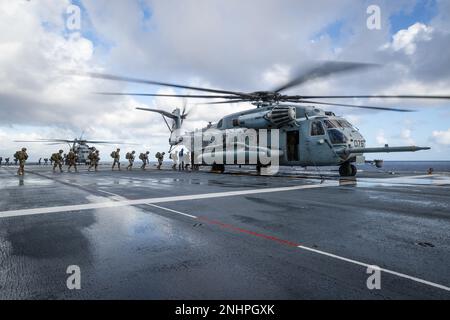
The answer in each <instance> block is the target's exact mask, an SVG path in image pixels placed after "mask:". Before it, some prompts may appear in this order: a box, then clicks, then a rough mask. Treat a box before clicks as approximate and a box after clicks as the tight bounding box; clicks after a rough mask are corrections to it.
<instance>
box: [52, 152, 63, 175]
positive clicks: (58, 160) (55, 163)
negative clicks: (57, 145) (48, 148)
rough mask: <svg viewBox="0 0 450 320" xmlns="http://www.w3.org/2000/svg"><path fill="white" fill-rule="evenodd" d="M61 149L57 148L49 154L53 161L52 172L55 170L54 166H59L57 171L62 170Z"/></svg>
mask: <svg viewBox="0 0 450 320" xmlns="http://www.w3.org/2000/svg"><path fill="white" fill-rule="evenodd" d="M63 152H64V151H63V150H59V152H55V153H54V154H52V156H51V158H50V159H51V160H52V161H53V172H55V171H56V167H59V171H60V172H63V170H62V162H63V160H64V159H63V156H62V154H63Z"/></svg>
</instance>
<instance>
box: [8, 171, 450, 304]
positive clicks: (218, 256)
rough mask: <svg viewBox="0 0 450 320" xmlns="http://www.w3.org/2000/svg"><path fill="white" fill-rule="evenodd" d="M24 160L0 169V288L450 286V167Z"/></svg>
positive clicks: (26, 292) (175, 290)
mask: <svg viewBox="0 0 450 320" xmlns="http://www.w3.org/2000/svg"><path fill="white" fill-rule="evenodd" d="M27 169H28V172H27V173H26V175H25V177H23V178H19V177H18V176H16V175H15V173H16V168H15V167H13V166H11V167H0V298H1V299H47V298H50V299H109V298H113V299H116V298H124V299H316V298H325V299H400V298H402V299H416V298H425V299H449V298H450V174H448V173H435V174H432V175H427V174H426V173H422V174H414V173H400V174H394V175H390V174H387V173H365V172H362V173H360V174H359V175H358V177H357V178H356V179H339V177H337V175H336V173H335V172H331V173H329V174H327V173H321V174H317V173H315V172H314V171H312V172H309V173H305V172H303V171H298V172H297V171H295V172H283V173H281V174H280V175H279V176H275V177H267V176H257V175H255V174H253V173H252V172H247V171H245V170H244V169H241V170H238V169H236V170H234V171H233V170H232V172H229V173H225V174H214V173H208V172H206V171H200V172H178V171H172V170H170V169H169V168H166V169H164V170H160V171H158V170H155V169H154V167H152V168H151V169H149V170H147V171H145V172H143V171H141V170H138V169H135V170H133V171H126V170H122V171H121V172H117V171H116V172H111V171H110V169H109V167H108V166H102V167H101V168H100V171H99V172H97V173H94V172H87V171H86V169H85V168H84V167H83V168H81V170H80V173H77V174H75V173H63V174H60V173H55V174H54V173H52V170H51V167H50V166H40V167H38V166H28V167H27ZM70 265H76V266H79V268H80V274H81V277H80V280H81V289H80V290H69V289H68V288H67V285H66V281H67V278H68V277H69V274H67V273H66V271H67V268H68V266H70ZM371 266H377V267H379V268H380V269H379V270H380V279H379V280H380V281H379V284H380V286H381V288H380V289H369V288H368V286H367V282H368V278H369V277H370V276H371V275H372V274H373V270H375V269H374V267H371ZM368 271H369V273H368ZM369 282H370V281H369Z"/></svg>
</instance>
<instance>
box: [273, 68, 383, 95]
mask: <svg viewBox="0 0 450 320" xmlns="http://www.w3.org/2000/svg"><path fill="white" fill-rule="evenodd" d="M374 66H377V65H376V64H372V63H360V62H340V61H326V62H324V63H322V64H319V65H318V66H315V67H313V68H311V69H309V70H308V71H307V72H306V73H300V74H298V75H297V76H295V77H293V78H292V79H291V80H290V81H289V82H287V83H285V84H284V85H282V86H280V87H278V88H276V89H275V90H273V91H274V92H280V91H283V90H287V89H290V88H292V87H296V86H299V85H301V84H304V83H306V82H308V81H311V80H315V79H319V78H324V77H326V76H329V75H331V74H336V73H346V72H350V71H356V70H358V69H367V68H370V67H374Z"/></svg>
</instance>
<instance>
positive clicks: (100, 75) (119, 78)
mask: <svg viewBox="0 0 450 320" xmlns="http://www.w3.org/2000/svg"><path fill="white" fill-rule="evenodd" d="M72 74H74V75H78V76H88V77H91V78H96V79H104V80H112V81H123V82H132V83H141V84H151V85H158V86H164V87H172V88H179V89H188V90H196V91H203V92H211V93H222V94H233V95H238V96H245V95H246V94H245V93H243V92H236V91H229V90H220V89H210V88H202V87H193V86H185V85H181V84H175V83H169V82H161V81H153V80H147V79H139V78H131V77H123V76H118V75H112V74H105V73H97V72H87V73H80V72H72Z"/></svg>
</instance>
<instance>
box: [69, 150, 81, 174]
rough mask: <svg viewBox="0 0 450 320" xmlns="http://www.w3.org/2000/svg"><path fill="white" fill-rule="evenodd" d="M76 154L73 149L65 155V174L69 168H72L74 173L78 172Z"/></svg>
mask: <svg viewBox="0 0 450 320" xmlns="http://www.w3.org/2000/svg"><path fill="white" fill-rule="evenodd" d="M77 159H78V156H77V154H76V153H75V152H74V151H73V149H70V151H69V153H68V154H67V161H68V164H69V167H68V168H67V172H70V168H72V167H74V168H75V172H78V169H77Z"/></svg>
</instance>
